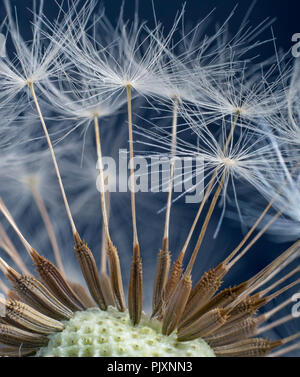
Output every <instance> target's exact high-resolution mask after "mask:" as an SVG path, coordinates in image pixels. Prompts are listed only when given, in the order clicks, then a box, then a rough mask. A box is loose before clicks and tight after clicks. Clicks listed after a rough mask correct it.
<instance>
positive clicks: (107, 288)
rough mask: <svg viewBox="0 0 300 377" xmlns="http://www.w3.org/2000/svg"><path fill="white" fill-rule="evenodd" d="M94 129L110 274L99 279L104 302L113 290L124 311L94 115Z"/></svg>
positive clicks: (108, 298) (99, 141)
mask: <svg viewBox="0 0 300 377" xmlns="http://www.w3.org/2000/svg"><path fill="white" fill-rule="evenodd" d="M94 129H95V138H96V148H97V158H98V172H99V178H100V198H101V210H102V217H103V230H104V231H103V233H104V234H105V240H106V242H105V241H104V240H103V244H104V245H105V244H106V246H107V253H108V258H109V266H110V275H111V285H110V283H109V279H107V278H108V276H107V274H106V272H105V271H104V272H103V274H102V277H103V279H104V280H101V278H100V281H101V284H102V286H103V294H104V296H105V297H106V302H107V303H108V304H109V305H112V304H113V303H114V300H113V297H112V292H113V294H114V295H115V298H116V302H117V306H118V309H119V310H120V311H124V310H125V308H126V306H125V299H124V292H123V283H122V274H121V267H120V260H119V256H118V251H117V248H116V247H115V246H114V245H113V243H112V240H111V237H110V233H109V225H108V213H107V208H106V200H105V185H104V176H103V163H102V151H101V139H100V128H99V122H98V117H97V116H95V117H94ZM102 255H103V253H102ZM102 258H103V257H102ZM103 265H104V266H103ZM102 268H105V270H106V260H105V261H103V264H102Z"/></svg>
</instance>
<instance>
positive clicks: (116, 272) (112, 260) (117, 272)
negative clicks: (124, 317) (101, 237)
mask: <svg viewBox="0 0 300 377" xmlns="http://www.w3.org/2000/svg"><path fill="white" fill-rule="evenodd" d="M107 255H108V261H109V271H110V277H111V287H112V291H113V294H114V297H115V301H116V304H117V307H118V309H119V311H121V312H124V311H125V309H126V304H125V297H124V291H123V282H122V273H121V267H120V260H119V256H118V252H117V249H116V247H115V246H114V245H113V243H112V242H111V241H108V242H107Z"/></svg>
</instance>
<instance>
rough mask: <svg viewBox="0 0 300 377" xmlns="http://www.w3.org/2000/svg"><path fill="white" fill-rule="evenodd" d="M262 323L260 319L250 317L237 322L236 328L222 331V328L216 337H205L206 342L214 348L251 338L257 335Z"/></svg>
mask: <svg viewBox="0 0 300 377" xmlns="http://www.w3.org/2000/svg"><path fill="white" fill-rule="evenodd" d="M259 323H260V321H259V319H258V318H255V317H249V318H246V319H242V320H241V321H239V322H237V323H236V324H235V326H233V327H229V328H227V329H225V330H223V331H222V327H221V328H220V330H219V332H218V333H217V334H216V335H215V334H213V335H210V336H208V337H204V340H205V341H206V342H207V343H208V344H209V345H210V346H211V347H212V348H214V347H220V346H224V345H226V344H231V343H235V342H238V341H240V340H243V339H245V338H248V337H251V336H253V335H254V334H255V331H256V329H257V326H258V325H259Z"/></svg>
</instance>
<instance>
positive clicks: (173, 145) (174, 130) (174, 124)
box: [163, 96, 178, 246]
mask: <svg viewBox="0 0 300 377" xmlns="http://www.w3.org/2000/svg"><path fill="white" fill-rule="evenodd" d="M177 113H178V98H177V97H176V96H175V97H174V104H173V118H172V119H173V120H172V141H171V158H172V161H171V166H170V181H169V190H168V200H167V209H166V217H165V226H164V236H163V238H164V240H165V241H163V246H164V245H165V244H166V243H168V242H167V241H166V240H168V239H169V227H170V214H171V204H172V188H173V181H174V168H175V161H174V158H175V154H176V137H177Z"/></svg>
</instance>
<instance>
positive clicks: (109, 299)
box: [100, 271, 116, 306]
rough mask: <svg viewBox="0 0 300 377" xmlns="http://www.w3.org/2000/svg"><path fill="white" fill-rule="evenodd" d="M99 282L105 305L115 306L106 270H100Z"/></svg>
mask: <svg viewBox="0 0 300 377" xmlns="http://www.w3.org/2000/svg"><path fill="white" fill-rule="evenodd" d="M100 284H101V287H102V290H103V295H104V298H105V302H106V304H107V306H109V305H111V306H116V301H115V297H114V293H113V290H112V287H111V280H110V278H109V276H108V275H107V273H106V272H103V271H102V272H100Z"/></svg>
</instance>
